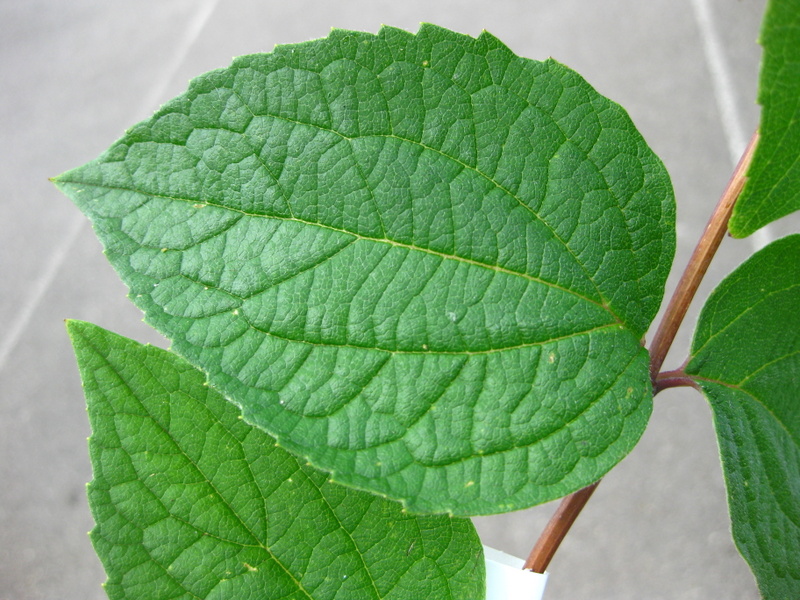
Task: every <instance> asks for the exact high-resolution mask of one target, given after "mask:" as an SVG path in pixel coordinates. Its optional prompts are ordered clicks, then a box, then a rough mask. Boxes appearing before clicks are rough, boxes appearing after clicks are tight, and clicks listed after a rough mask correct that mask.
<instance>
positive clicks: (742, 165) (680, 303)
mask: <svg viewBox="0 0 800 600" xmlns="http://www.w3.org/2000/svg"><path fill="white" fill-rule="evenodd" d="M757 143H758V132H756V133H754V134H753V137H752V138H751V139H750V143H749V144H748V145H747V148H746V149H745V151H744V154H743V155H742V158H741V159H740V160H739V164H738V165H736V169H735V170H734V171H733V175H732V176H731V180H730V181H729V182H728V186H727V187H726V188H725V191H724V192H723V193H722V197H721V198H720V199H719V202H718V203H717V206H716V208H715V209H714V212H713V213H712V215H711V218H710V219H709V221H708V225H706V229H705V231H704V232H703V235H702V236H701V238H700V241H699V242H698V243H697V246H696V247H695V249H694V253H692V257H691V258H690V259H689V264H688V265H687V266H686V270H685V271H684V272H683V275H682V276H681V280H680V281H679V282H678V287H677V288H675V293H673V294H672V298H671V299H670V301H669V305H668V306H667V310H666V312H665V313H664V317H663V318H662V319H661V323H660V324H659V326H658V330H657V331H656V334H655V336H654V337H653V343H652V344H651V345H650V378H651V380H652V381H653V385H655V383H656V379H657V376H658V372H659V371H660V370H661V366H662V365H663V364H664V359H665V358H666V356H667V352H668V351H669V349H670V346H672V342H673V341H674V340H675V335H676V334H677V333H678V327H680V325H681V323H682V322H683V319H684V317H685V316H686V311H688V310H689V305H690V304H691V302H692V300H693V299H694V295H695V293H696V292H697V288H698V287H699V286H700V282H701V281H702V280H703V276H704V275H705V274H706V271H707V270H708V265H709V263H710V262H711V259H712V258H714V254H716V252H717V249H718V248H719V245H720V243H722V238H723V237H725V232H726V231H727V229H728V220H729V219H730V218H731V212H732V211H733V205H734V204H736V199H737V198H738V197H739V194H740V193H741V191H742V188H743V187H744V184H745V181H746V178H745V175H746V174H747V169H748V167H749V166H750V161H751V160H752V158H753V151H754V150H755V147H756V144H757Z"/></svg>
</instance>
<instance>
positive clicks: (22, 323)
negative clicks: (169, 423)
mask: <svg viewBox="0 0 800 600" xmlns="http://www.w3.org/2000/svg"><path fill="white" fill-rule="evenodd" d="M218 4H219V0H207V1H206V2H205V4H203V5H202V7H201V8H200V9H198V10H197V11H195V12H194V13H193V18H192V19H191V21H189V25H188V27H187V28H186V31H185V34H184V36H183V37H182V38H181V40H180V41H179V43H178V47H177V48H176V51H175V52H174V53H173V59H172V61H170V63H169V65H168V68H166V69H165V70H164V72H163V75H162V76H161V77H160V78H159V79H158V80H157V82H156V85H154V86H153V88H152V89H151V90H150V92H149V93H148V94H147V95H146V96H145V98H144V101H143V102H142V104H141V106H140V110H139V111H138V112H139V113H144V112H147V111H152V107H153V105H154V104H156V103H158V102H159V101H160V100H161V99H162V98H163V96H164V92H165V91H166V89H167V86H168V85H169V84H170V82H171V81H172V79H174V78H175V75H176V74H177V72H178V69H180V66H181V65H182V64H183V62H184V61H185V60H186V57H187V56H188V54H189V50H191V48H192V46H193V45H194V44H195V42H196V41H197V39H198V38H199V37H200V34H201V33H202V31H203V29H205V27H206V25H207V24H208V21H209V20H210V18H211V15H212V14H213V13H214V10H215V9H216V8H217V5H218ZM84 223H85V218H84V216H83V215H82V214H79V215H77V216H76V217H75V218H74V220H73V221H72V222H71V223H70V224H69V229H68V230H67V235H66V236H65V237H64V238H63V240H62V242H61V243H60V244H58V245H57V246H56V248H55V249H54V250H53V251H52V252H51V253H50V256H49V257H48V259H47V261H46V263H45V265H44V269H43V270H42V271H41V274H40V275H39V277H37V278H36V281H35V282H34V284H33V288H32V290H31V291H30V293H29V294H28V296H27V298H26V299H25V302H23V305H22V310H21V311H20V313H19V316H18V317H17V319H16V320H15V321H14V322H13V323H12V324H11V327H10V328H9V329H8V331H7V333H6V335H5V337H4V338H3V340H2V343H0V372H2V371H3V369H4V368H5V366H6V363H7V362H8V359H9V357H10V356H11V353H12V352H13V351H14V349H15V348H16V347H17V344H18V343H19V341H20V339H21V338H22V335H23V333H24V332H25V329H27V327H28V325H29V324H30V321H31V319H32V318H33V315H34V313H35V312H36V310H37V309H38V308H39V305H40V304H41V302H42V298H44V295H45V294H46V293H47V291H48V290H49V289H50V287H51V286H52V284H53V281H55V278H56V276H57V275H58V272H59V271H60V270H61V266H62V265H63V264H64V260H65V259H66V257H67V254H69V251H70V250H71V249H72V246H73V245H74V244H75V241H76V240H77V239H78V234H79V233H80V232H81V229H83V224H84Z"/></svg>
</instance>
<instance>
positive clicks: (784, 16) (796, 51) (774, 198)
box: [729, 0, 800, 237]
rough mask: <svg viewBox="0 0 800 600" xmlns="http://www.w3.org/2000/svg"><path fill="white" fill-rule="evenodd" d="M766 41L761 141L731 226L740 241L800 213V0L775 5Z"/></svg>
mask: <svg viewBox="0 0 800 600" xmlns="http://www.w3.org/2000/svg"><path fill="white" fill-rule="evenodd" d="M760 41H761V45H762V46H763V47H764V57H763V60H762V65H761V76H760V80H759V88H758V102H759V103H760V104H761V106H762V107H763V109H762V113H761V125H760V127H759V130H760V139H759V142H758V146H757V147H756V151H755V155H754V156H753V162H752V163H751V164H750V168H749V169H748V172H747V177H748V181H747V183H746V184H745V187H744V190H743V191H742V195H741V197H740V198H739V200H738V201H737V202H736V206H734V209H733V216H732V217H731V220H730V224H729V229H730V232H731V234H733V235H734V236H736V237H747V236H748V235H750V234H751V233H753V232H754V231H756V230H757V229H760V228H761V227H763V226H764V225H767V224H769V223H771V222H772V221H775V220H776V219H779V218H781V217H783V216H785V215H788V214H790V213H793V212H794V211H796V210H800V0H770V2H769V4H768V5H767V10H766V13H765V15H764V23H763V25H762V29H761V40H760Z"/></svg>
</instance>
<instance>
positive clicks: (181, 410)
mask: <svg viewBox="0 0 800 600" xmlns="http://www.w3.org/2000/svg"><path fill="white" fill-rule="evenodd" d="M68 327H69V332H70V336H71V338H72V341H73V344H74V346H75V350H76V355H77V357H78V360H79V366H80V369H81V376H82V380H83V382H84V386H85V389H86V395H87V402H88V410H89V414H90V420H91V422H92V430H93V433H92V437H91V438H90V441H89V446H90V452H91V456H92V463H93V469H94V472H95V479H94V480H93V482H92V483H91V484H90V486H89V497H90V503H91V506H92V512H93V514H94V515H95V518H96V522H97V526H96V528H95V530H94V531H93V532H92V541H93V543H94V545H95V548H96V550H97V552H98V554H99V555H100V558H101V559H102V561H103V563H104V566H105V567H106V570H107V573H108V575H109V581H108V582H107V584H106V589H107V591H108V593H109V596H110V597H111V598H116V597H125V598H133V597H142V598H172V597H192V598H222V597H248V594H252V595H253V597H264V598H286V597H292V598H295V597H297V598H314V599H323V598H396V599H401V598H418V597H419V596H420V594H421V593H433V594H434V595H435V596H436V597H440V595H441V597H446V598H453V599H454V600H455V599H456V598H464V597H467V598H473V597H474V598H478V597H482V594H483V588H482V586H483V585H484V582H483V575H482V573H483V567H482V566H481V560H482V551H481V546H480V542H479V540H478V538H477V534H476V533H475V531H474V529H473V528H472V525H471V524H470V523H469V522H468V521H466V520H463V519H452V518H449V517H412V516H409V515H405V514H402V512H401V508H400V506H399V505H398V504H396V503H393V502H389V501H386V500H382V499H380V498H377V497H375V496H371V495H368V494H364V493H362V492H357V491H354V490H349V489H345V488H342V487H341V486H338V485H336V484H333V483H331V482H330V481H328V479H327V477H326V476H325V475H324V474H323V473H320V472H319V471H315V470H313V469H311V468H309V467H307V466H305V465H304V464H302V463H300V462H299V461H298V460H297V459H295V458H294V457H292V456H291V455H289V454H287V453H286V452H285V451H283V450H281V449H279V448H277V447H276V446H275V443H274V441H273V440H271V439H270V438H269V436H267V435H266V434H265V433H263V432H261V431H259V430H257V429H254V428H251V427H250V426H248V425H246V424H245V423H243V422H242V421H241V420H240V418H239V416H238V413H237V411H236V409H235V408H234V407H233V406H232V405H230V404H229V403H228V402H227V401H225V400H224V398H222V397H221V396H219V395H218V394H217V393H216V392H214V391H212V390H210V389H209V388H208V387H207V385H206V384H205V378H204V377H203V375H202V373H200V372H199V371H196V370H195V369H194V368H193V367H191V366H190V365H188V364H187V363H185V361H183V360H182V359H179V358H178V357H176V356H174V355H171V354H170V353H167V352H165V351H163V350H160V349H157V348H153V347H148V346H142V345H140V344H137V343H136V342H133V341H132V340H128V339H125V338H122V337H121V336H118V335H115V334H112V333H110V332H107V331H105V330H103V329H101V328H99V327H97V326H94V325H90V324H88V323H81V322H75V321H73V322H70V323H69V325H68Z"/></svg>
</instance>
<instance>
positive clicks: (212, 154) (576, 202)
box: [56, 26, 674, 515]
mask: <svg viewBox="0 0 800 600" xmlns="http://www.w3.org/2000/svg"><path fill="white" fill-rule="evenodd" d="M56 183H57V185H58V186H59V187H60V188H61V189H62V190H64V192H66V193H67V194H68V195H69V196H70V197H71V198H72V199H73V200H74V201H75V202H76V204H77V205H78V206H79V207H80V208H81V210H83V211H84V212H85V213H86V214H87V215H88V216H89V217H90V218H91V219H92V221H93V223H94V226H95V230H96V232H97V233H98V235H99V236H100V238H101V240H102V241H103V243H104V245H105V246H106V251H107V254H108V257H109V259H110V260H111V262H112V263H113V264H114V266H115V268H116V269H117V270H118V272H119V273H120V275H121V276H122V278H123V279H124V280H125V282H126V283H127V284H128V286H129V287H130V290H131V297H132V298H133V300H134V301H135V302H136V303H137V305H138V306H140V307H141V308H142V309H143V310H144V311H145V314H146V318H147V320H148V322H149V323H151V324H152V325H153V326H154V327H156V328H157V329H159V330H160V331H162V332H163V333H164V334H165V335H167V336H168V337H170V338H171V339H172V340H173V348H174V350H175V351H176V352H178V353H180V354H181V355H183V356H184V357H186V358H187V359H188V360H189V361H190V362H192V363H193V364H195V365H196V366H198V367H200V368H201V369H203V370H204V371H205V372H206V373H207V374H208V377H209V380H210V381H211V383H212V384H213V385H214V386H216V387H218V388H219V389H220V390H221V391H222V392H223V393H224V394H225V396H226V397H228V398H229V399H232V400H233V401H234V402H235V403H236V404H238V405H240V406H241V407H242V408H243V412H244V415H245V418H246V419H247V420H248V421H249V422H252V423H254V424H256V425H258V426H259V427H262V428H264V429H265V430H266V431H268V432H269V433H271V434H272V435H274V436H275V437H276V438H277V439H278V441H279V443H280V444H281V445H282V446H283V447H284V448H286V449H288V450H289V451H291V452H293V453H295V454H299V455H302V456H305V457H307V458H308V459H309V460H310V462H311V463H312V464H314V465H315V466H318V467H319V468H322V469H324V470H326V471H329V472H332V473H333V475H334V479H335V480H336V481H339V482H342V483H345V484H347V485H351V486H354V487H357V488H361V489H367V490H370V491H373V492H375V493H378V494H381V495H386V496H389V497H391V498H394V499H398V500H401V501H403V502H404V503H405V504H406V505H407V507H408V508H409V509H410V510H412V511H415V512H452V513H455V514H461V515H469V514H482V513H495V512H502V511H510V510H515V509H518V508H523V507H526V506H530V505H532V504H536V503H540V502H545V501H547V500H551V499H554V498H557V497H560V496H563V495H565V494H567V493H569V492H572V491H574V490H575V489H578V488H580V487H583V486H585V485H587V484H589V483H591V482H593V481H595V480H597V479H598V478H599V477H601V476H602V475H603V474H604V473H605V472H606V471H608V469H610V468H611V467H612V466H614V465H615V464H616V463H617V462H619V461H620V460H621V459H622V458H623V457H624V456H625V455H626V454H627V452H628V451H629V450H630V449H631V448H632V447H633V446H634V445H635V443H636V442H637V441H638V439H639V437H640V436H641V433H642V431H643V430H644V428H645V426H646V424H647V420H648V417H649V415H650V411H651V396H652V393H651V385H650V380H649V376H648V362H649V361H648V356H647V352H646V351H645V350H644V349H643V348H642V346H641V338H642V336H643V335H644V332H645V331H646V329H647V327H648V325H649V323H650V321H651V320H652V318H653V316H654V315H655V312H656V310H657V309H658V306H659V304H660V301H661V297H662V294H663V287H664V282H665V278H666V275H667V273H668V271H669V266H670V263H671V261H672V256H673V251H674V201H673V197H672V190H671V186H670V182H669V178H668V176H667V174H666V172H665V170H664V167H663V165H662V164H661V162H660V161H659V160H658V158H656V156H655V155H654V154H653V153H652V152H651V151H650V149H649V148H648V147H647V146H646V144H645V143H644V141H643V140H642V138H641V136H640V135H639V134H638V132H637V131H636V129H635V128H634V126H633V124H632V123H631V122H630V119H629V118H628V116H627V115H626V114H625V112H624V111H623V110H622V109H621V108H620V107H619V106H617V105H616V104H614V103H612V102H611V101H609V100H607V99H606V98H603V97H602V96H600V95H599V94H597V92H595V91H594V90H593V89H592V88H591V87H590V86H589V85H588V84H587V83H586V82H585V81H584V80H583V79H581V78H580V77H579V76H578V75H577V74H575V73H574V72H572V71H570V70H569V69H567V68H566V67H564V66H562V65H560V64H558V63H556V62H555V61H552V60H549V61H546V62H535V61H531V60H527V59H522V58H519V57H517V56H515V55H514V54H512V53H511V52H510V51H509V50H508V48H506V47H505V46H503V45H502V44H501V43H500V42H499V41H498V40H496V39H495V38H493V37H492V36H490V35H488V34H483V35H482V36H481V37H480V38H478V39H472V38H469V37H467V36H462V35H458V34H455V33H452V32H449V31H447V30H443V29H440V28H437V27H433V26H423V28H422V29H421V30H420V32H419V33H418V34H417V35H412V34H409V33H406V32H403V31H400V30H396V29H390V28H384V29H382V30H381V32H380V34H379V35H377V36H375V35H370V34H362V33H356V32H346V31H334V32H333V33H332V34H331V35H330V37H328V38H326V39H323V40H317V41H313V42H308V43H305V44H298V45H295V46H283V47H278V48H276V49H275V51H274V52H273V53H271V54H266V55H255V56H246V57H242V58H239V59H237V60H236V61H235V62H234V64H233V65H232V66H231V67H230V68H228V69H224V70H220V71H215V72H212V73H209V74H207V75H204V76H202V77H200V78H198V79H197V80H195V81H194V82H193V83H192V85H191V87H190V89H189V91H188V92H187V93H186V94H185V95H183V96H181V97H179V98H177V99H175V100H174V101H172V102H170V103H169V104H168V105H166V106H165V107H163V108H162V109H161V110H160V111H159V112H158V113H157V114H156V115H155V116H154V117H153V118H152V119H150V120H148V121H145V122H143V123H141V124H139V125H136V126H135V127H133V128H132V129H131V130H130V131H129V132H128V133H127V134H126V136H125V137H124V138H123V139H122V140H120V141H119V142H117V143H116V144H115V145H114V146H112V148H111V149H110V150H109V151H108V152H106V153H105V154H104V155H103V156H101V157H100V158H99V159H98V160H96V161H94V162H92V163H89V164H87V165H85V166H84V167H81V168H79V169H76V170H74V171H72V172H69V173H66V174H64V175H62V176H61V177H59V178H58V179H57V182H56Z"/></svg>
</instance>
